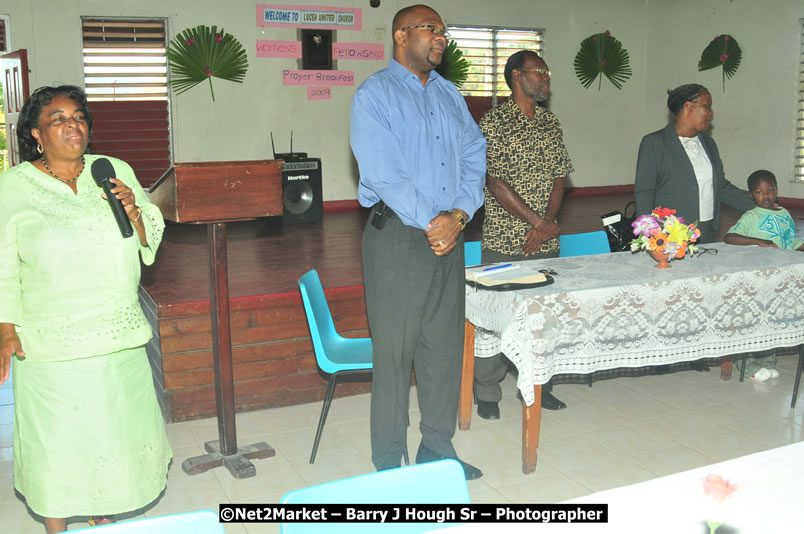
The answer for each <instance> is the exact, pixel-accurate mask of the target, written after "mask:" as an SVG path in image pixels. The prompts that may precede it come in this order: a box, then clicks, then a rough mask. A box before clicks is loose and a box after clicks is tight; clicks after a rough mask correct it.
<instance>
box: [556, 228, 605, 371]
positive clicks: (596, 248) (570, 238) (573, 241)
mask: <svg viewBox="0 0 804 534" xmlns="http://www.w3.org/2000/svg"><path fill="white" fill-rule="evenodd" d="M558 243H559V246H560V247H561V248H560V250H559V252H558V255H559V257H561V258H568V257H571V256H587V255H591V254H605V253H608V252H611V246H610V245H609V238H608V237H606V232H604V231H603V230H598V231H597V232H586V233H583V234H561V235H560V236H559V237H558ZM586 383H587V385H588V386H589V387H592V373H589V374H588V375H586Z"/></svg>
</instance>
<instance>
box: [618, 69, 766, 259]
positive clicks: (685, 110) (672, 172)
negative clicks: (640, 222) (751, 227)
mask: <svg viewBox="0 0 804 534" xmlns="http://www.w3.org/2000/svg"><path fill="white" fill-rule="evenodd" d="M667 107H668V108H669V109H670V112H671V113H672V114H673V115H675V119H674V120H672V121H671V122H670V123H669V124H668V125H667V126H665V127H664V128H663V129H661V130H659V131H656V132H653V133H651V134H648V135H646V136H645V137H643V138H642V143H640V145H639V158H638V159H637V169H636V180H635V182H634V195H635V196H636V206H637V214H639V215H641V214H645V213H650V212H651V211H653V209H654V208H655V207H657V206H661V207H663V208H671V209H675V210H676V215H678V216H680V217H683V218H684V220H685V221H686V222H688V223H692V222H696V221H697V222H698V225H699V228H700V229H701V239H700V240H699V242H700V243H707V242H711V241H713V240H714V239H715V238H716V237H717V232H718V230H719V229H720V203H721V202H725V203H726V204H728V205H729V206H731V207H732V208H734V209H736V210H737V211H739V212H740V213H742V212H745V211H748V210H749V209H752V208H753V207H754V203H753V202H752V201H751V199H750V198H749V197H748V192H747V191H743V190H742V189H739V188H737V187H736V186H734V185H733V184H732V183H731V182H729V181H728V180H726V176H725V173H724V171H723V162H722V161H721V160H720V153H719V152H718V150H717V145H716V144H715V140H714V139H712V137H711V136H709V135H707V134H706V133H704V132H705V131H706V130H708V129H709V126H710V124H711V122H712V95H711V94H709V91H708V90H707V89H706V87H704V86H702V85H698V84H687V85H682V86H681V87H677V88H675V89H673V90H672V91H668V96H667Z"/></svg>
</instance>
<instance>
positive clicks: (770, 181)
mask: <svg viewBox="0 0 804 534" xmlns="http://www.w3.org/2000/svg"><path fill="white" fill-rule="evenodd" d="M748 195H749V196H750V197H751V200H753V201H754V203H755V204H756V205H757V206H759V207H760V208H765V209H773V207H774V206H775V205H776V176H774V174H773V173H772V172H770V171H766V170H764V169H763V170H759V171H754V172H752V173H751V176H749V177H748Z"/></svg>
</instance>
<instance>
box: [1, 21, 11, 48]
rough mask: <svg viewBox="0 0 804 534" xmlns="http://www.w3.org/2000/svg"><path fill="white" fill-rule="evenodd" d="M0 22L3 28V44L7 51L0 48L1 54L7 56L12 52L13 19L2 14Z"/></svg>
mask: <svg viewBox="0 0 804 534" xmlns="http://www.w3.org/2000/svg"><path fill="white" fill-rule="evenodd" d="M0 21H2V26H3V43H4V44H5V49H2V48H0V54H7V53H9V52H11V18H10V17H9V16H8V15H2V14H0Z"/></svg>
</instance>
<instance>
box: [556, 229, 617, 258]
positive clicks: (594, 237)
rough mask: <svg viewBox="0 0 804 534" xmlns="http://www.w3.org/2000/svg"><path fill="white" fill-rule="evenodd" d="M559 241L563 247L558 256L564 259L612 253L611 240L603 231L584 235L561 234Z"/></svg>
mask: <svg viewBox="0 0 804 534" xmlns="http://www.w3.org/2000/svg"><path fill="white" fill-rule="evenodd" d="M558 241H559V244H560V246H561V250H560V251H559V253H558V255H559V256H560V257H562V258H568V257H570V256H587V255H589V254H604V253H607V252H611V247H610V246H609V238H608V237H606V232H604V231H603V230H598V231H597V232H586V233H584V234H561V235H560V236H559V238H558Z"/></svg>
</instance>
